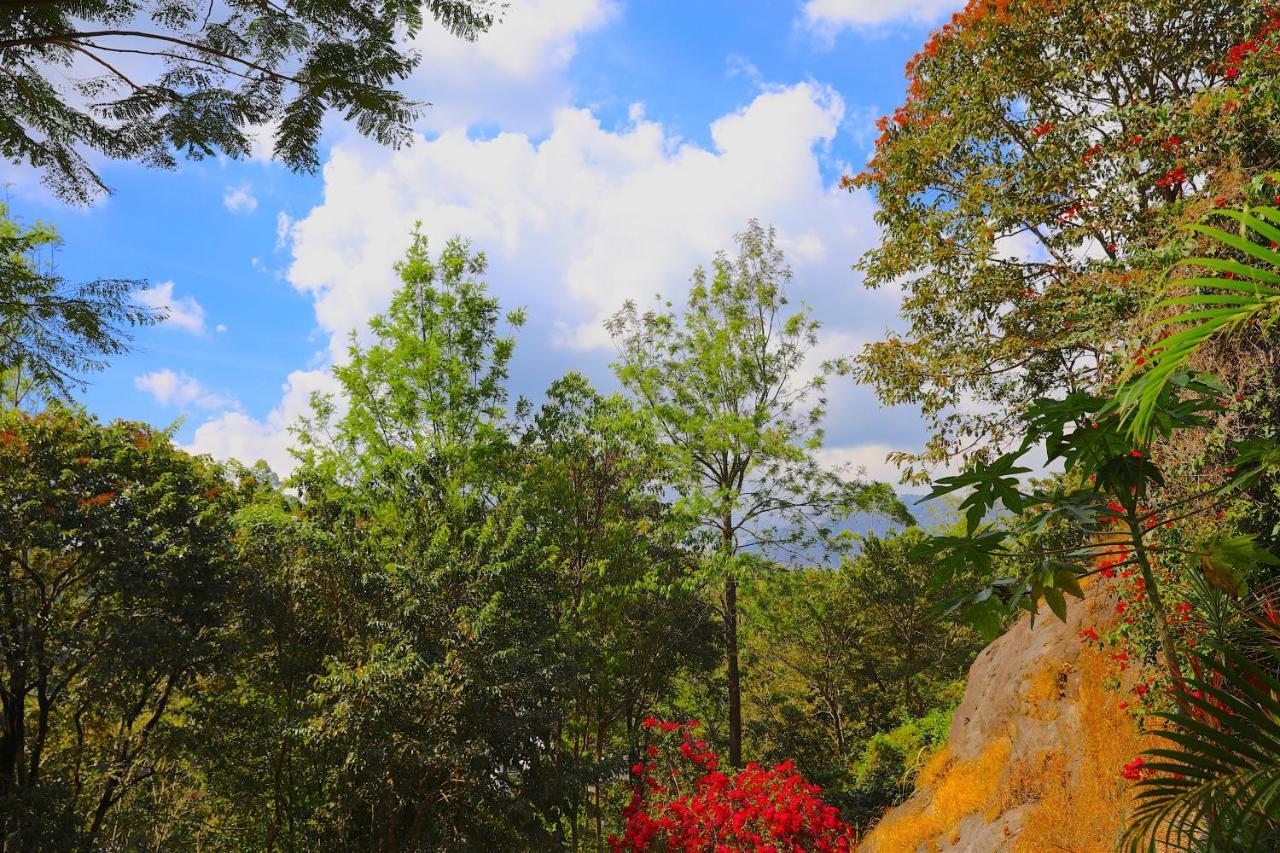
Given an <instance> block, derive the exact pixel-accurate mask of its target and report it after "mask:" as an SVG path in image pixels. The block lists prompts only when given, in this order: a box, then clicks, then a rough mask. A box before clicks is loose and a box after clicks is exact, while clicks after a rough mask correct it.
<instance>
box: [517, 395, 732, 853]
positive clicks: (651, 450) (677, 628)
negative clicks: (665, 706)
mask: <svg viewBox="0 0 1280 853" xmlns="http://www.w3.org/2000/svg"><path fill="white" fill-rule="evenodd" d="M523 445H524V460H525V461H524V472H523V474H522V476H521V478H520V479H521V485H520V492H521V497H520V500H521V506H522V509H523V515H524V516H525V517H526V518H527V519H529V524H530V529H531V530H533V531H536V535H537V536H538V541H539V543H540V544H541V545H542V546H543V547H544V548H545V549H546V552H547V558H548V565H549V567H550V568H552V569H553V570H554V571H556V572H557V573H558V574H559V576H560V577H561V583H560V587H561V589H562V590H563V593H564V596H565V599H564V600H563V601H562V602H561V603H560V604H559V606H558V616H559V619H560V626H559V640H558V644H559V648H560V650H561V653H562V654H564V655H566V656H567V658H568V659H569V661H570V667H569V673H568V674H569V679H570V680H569V682H568V684H567V685H566V689H565V691H564V692H565V696H564V701H565V704H566V708H565V716H564V720H563V726H562V729H561V731H560V744H559V747H558V749H557V755H556V756H555V761H556V763H557V766H558V767H559V768H560V769H559V770H558V772H559V774H560V775H561V776H562V777H563V780H564V784H565V786H566V788H567V791H566V794H565V797H564V809H565V814H564V815H563V817H561V818H560V823H561V824H562V825H563V826H564V829H563V831H562V835H563V838H562V839H561V840H562V843H563V844H564V845H565V846H566V847H567V848H569V849H572V850H578V849H597V850H600V849H603V847H604V844H605V838H606V835H607V831H606V828H605V822H606V821H609V822H610V824H611V823H612V820H613V818H612V814H613V813H616V812H618V811H619V810H620V807H621V803H619V802H617V800H618V798H619V797H620V796H621V795H623V793H624V788H623V785H624V783H625V782H626V781H628V780H629V779H630V778H631V777H630V774H629V768H630V767H631V766H632V765H633V764H635V763H636V761H638V760H639V758H640V756H639V740H640V734H641V722H642V720H644V718H645V717H647V716H649V715H651V714H655V713H659V712H660V711H661V710H662V703H663V701H664V700H665V699H666V698H667V697H668V696H669V695H670V694H671V692H672V690H673V686H674V683H675V682H676V680H677V679H678V678H680V677H693V678H698V677H700V676H702V675H704V674H705V673H706V671H707V670H709V669H711V668H712V667H714V665H715V650H716V635H715V629H716V626H715V622H714V613H713V612H712V609H711V607H710V605H709V604H707V603H706V601H705V599H704V598H703V597H702V596H700V595H699V594H698V592H697V590H696V589H695V587H694V584H693V583H690V580H691V579H692V577H693V576H694V573H693V571H692V570H691V564H692V563H693V562H694V558H695V555H693V554H691V553H690V552H689V551H687V550H686V549H685V548H684V547H683V544H684V543H683V538H684V534H685V532H686V531H685V527H684V525H683V524H680V523H679V522H678V519H676V518H674V517H673V513H672V512H671V508H670V507H669V506H668V505H667V504H666V502H665V501H664V500H663V497H664V495H663V486H664V483H665V482H666V481H665V479H664V477H663V466H664V460H663V458H662V454H661V448H660V447H659V444H658V440H657V436H656V434H655V430H654V428H653V423H652V421H651V420H650V419H649V418H648V417H646V416H645V413H644V412H641V411H637V410H636V408H635V407H634V405H633V404H632V403H631V402H630V401H629V400H627V399H625V398H623V397H622V396H621V395H617V394H614V395H609V396H604V395H601V394H600V393H598V392H597V391H595V390H594V389H593V388H592V387H591V386H590V384H588V382H587V380H586V379H585V378H583V377H582V376H580V375H578V374H574V373H571V374H569V375H568V376H565V377H564V378H562V379H559V380H557V381H556V382H554V383H553V384H552V385H551V387H550V388H549V389H548V391H547V400H546V402H545V403H544V404H543V405H542V406H541V407H540V409H539V410H538V412H537V414H536V416H535V417H534V418H533V422H532V423H531V424H530V425H529V429H528V430H527V431H526V433H525V435H524V441H523ZM588 834H589V835H590V840H591V843H590V845H587V844H585V843H583V842H585V841H586V840H587V839H586V837H587V835H588Z"/></svg>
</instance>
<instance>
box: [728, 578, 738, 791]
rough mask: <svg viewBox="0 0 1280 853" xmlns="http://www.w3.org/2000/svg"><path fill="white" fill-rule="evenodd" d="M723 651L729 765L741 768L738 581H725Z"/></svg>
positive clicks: (730, 579)
mask: <svg viewBox="0 0 1280 853" xmlns="http://www.w3.org/2000/svg"><path fill="white" fill-rule="evenodd" d="M724 648H725V664H726V669H727V671H728V682H729V764H731V765H732V766H734V767H741V766H742V674H741V673H740V672H739V671H738V581H737V580H736V579H735V578H734V577H733V576H732V575H730V576H729V577H727V578H725V582H724Z"/></svg>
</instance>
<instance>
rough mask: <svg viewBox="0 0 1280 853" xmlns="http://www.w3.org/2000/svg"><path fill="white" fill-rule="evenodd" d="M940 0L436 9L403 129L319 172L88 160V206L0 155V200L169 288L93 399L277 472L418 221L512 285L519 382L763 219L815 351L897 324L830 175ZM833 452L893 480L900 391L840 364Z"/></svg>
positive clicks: (334, 138)
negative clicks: (484, 14)
mask: <svg viewBox="0 0 1280 853" xmlns="http://www.w3.org/2000/svg"><path fill="white" fill-rule="evenodd" d="M958 5H959V3H958V2H957V0H771V2H766V0H735V2H728V1H727V0H726V2H720V0H696V2H689V0H684V1H683V2H675V0H511V3H510V6H509V8H508V10H507V12H506V15H505V17H504V18H503V20H501V21H500V22H499V23H498V24H497V25H496V26H495V27H494V28H493V29H492V30H491V31H490V32H488V33H486V34H485V35H483V36H481V38H480V39H479V40H478V41H476V42H474V43H467V42H462V41H458V40H456V39H453V38H452V37H450V36H448V35H447V34H446V33H444V31H443V30H439V29H431V28H428V29H427V30H426V31H424V32H423V33H422V34H421V35H420V36H419V37H418V38H417V43H416V45H415V47H417V48H418V49H419V50H420V51H421V53H422V54H423V57H424V59H423V63H422V65H421V67H420V68H419V69H418V70H417V71H416V72H415V74H414V75H413V77H412V78H411V79H410V80H408V81H407V82H406V84H405V88H406V89H407V91H408V92H409V93H410V94H411V96H413V97H415V98H418V99H421V100H424V101H429V102H430V103H431V107H430V108H429V109H428V110H427V111H426V113H425V115H424V116H423V118H422V119H421V121H420V122H419V123H418V125H417V139H416V142H415V143H414V144H413V145H411V146H409V147H406V148H403V149H401V150H398V151H395V150H390V149H387V148H382V147H379V146H377V145H376V144H374V143H371V142H368V141H367V140H364V139H362V138H361V137H360V136H359V135H358V133H356V131H355V129H354V128H352V127H349V126H346V125H344V124H343V123H341V122H340V121H339V120H338V119H336V118H332V117H331V119H330V120H329V121H328V122H327V124H326V132H325V136H324V139H323V143H322V151H321V163H322V167H321V169H320V171H319V172H318V173H317V174H314V175H299V174H295V173H292V172H290V171H289V170H288V169H286V168H285V167H283V166H282V165H280V164H278V163H274V162H272V161H271V160H270V159H269V157H267V156H266V152H265V151H258V152H255V156H253V157H252V158H249V159H246V160H239V161H236V160H230V159H226V158H214V159H207V160H204V161H199V162H190V161H188V162H184V163H183V164H182V165H181V166H180V168H179V169H178V170H177V171H176V172H165V171H155V170H149V169H147V168H145V167H142V166H138V165H135V164H129V163H113V162H107V163H102V164H101V174H102V176H103V178H104V179H105V181H106V183H107V184H108V185H109V186H110V187H111V188H112V189H113V191H114V192H113V194H112V195H110V196H109V197H107V198H105V199H104V200H102V201H100V202H98V203H97V204H95V205H94V206H92V207H90V208H74V207H68V206H66V205H64V204H62V203H61V202H59V201H57V200H56V199H55V198H53V197H52V196H51V195H50V194H49V193H48V192H47V191H46V190H45V189H43V187H41V186H40V184H39V182H38V180H37V178H36V177H35V176H34V175H33V174H32V173H31V172H30V171H29V170H26V169H20V168H14V167H11V166H6V165H4V164H0V182H4V183H6V184H7V185H8V186H7V194H8V197H9V202H10V206H11V209H12V210H13V212H14V213H16V214H17V215H18V216H19V217H20V218H22V219H23V220H25V221H34V220H41V221H45V222H49V223H51V224H53V225H55V226H56V227H57V228H58V230H59V232H60V234H61V235H62V237H63V239H64V241H65V245H64V247H63V248H62V250H61V251H60V252H59V254H58V256H57V264H58V267H59V271H60V272H61V273H62V274H63V275H65V276H66V277H67V278H69V279H76V280H81V279H90V278H97V277H123V278H137V279H145V280H146V282H147V286H146V288H145V289H143V290H141V291H140V292H139V294H138V298H139V299H140V300H141V301H143V302H145V303H147V304H151V305H153V306H157V307H164V308H166V309H167V310H168V313H169V315H170V316H169V319H168V320H167V321H165V322H164V323H162V324H160V325H159V326H156V327H153V328H148V329H143V330H141V331H140V332H139V334H138V335H137V337H136V345H137V347H136V351H135V352H133V353H131V354H130V355H128V356H125V357H122V358H118V359H116V360H115V361H114V362H113V363H112V364H111V366H110V367H109V368H108V369H107V370H106V371H104V372H103V373H101V374H95V375H94V376H92V377H91V384H90V386H89V388H88V389H87V390H86V392H85V393H84V394H83V395H82V396H83V402H84V403H85V404H86V405H87V406H88V407H89V408H90V409H91V410H92V411H94V412H96V413H97V414H99V415H100V416H101V417H103V418H106V419H111V418H129V419H135V420H144V421H148V422H151V423H154V424H157V425H161V426H164V425H169V424H173V423H175V422H180V425H179V426H178V429H177V438H178V441H179V442H180V443H181V444H182V445H183V446H185V447H188V448H189V449H191V450H193V451H196V452H201V453H210V454H212V455H214V456H215V457H218V458H230V457H235V458H238V459H241V460H242V461H245V462H253V461H255V460H257V459H265V460H266V461H267V462H268V463H269V464H270V465H271V466H272V467H273V468H274V469H276V470H277V471H278V472H280V473H287V472H288V471H289V469H290V468H291V457H290V456H289V453H288V446H289V443H290V440H289V434H288V430H287V427H288V425H289V424H291V423H292V422H294V421H295V420H296V418H297V417H299V416H300V415H302V414H305V413H306V411H307V401H308V399H309V397H310V395H311V394H312V392H314V391H326V390H332V389H333V388H334V382H333V379H332V377H331V373H330V368H331V367H332V365H333V364H334V363H335V360H336V361H338V362H340V361H341V360H342V359H343V358H345V353H346V348H347V341H348V338H349V335H350V333H351V332H352V331H353V330H359V329H362V328H364V327H365V325H366V323H367V321H368V320H369V318H370V317H372V316H374V315H375V314H377V313H379V312H380V311H382V310H384V309H385V308H386V307H387V305H388V304H389V302H390V298H391V294H392V292H393V290H394V288H395V284H396V277H395V274H394V271H393V269H392V266H393V264H394V263H395V261H396V260H397V259H398V258H399V257H401V256H402V254H403V252H404V250H405V248H406V247H407V245H408V243H409V234H410V230H411V229H412V227H413V225H414V223H415V222H421V224H422V229H423V231H424V233H426V234H427V235H428V238H429V239H430V240H431V242H432V245H434V246H437V247H438V246H441V245H442V244H443V242H444V241H445V240H446V239H448V238H450V237H452V236H455V235H459V236H462V237H465V238H468V239H470V240H471V241H472V243H473V245H474V247H475V248H477V249H480V250H482V251H484V252H485V253H486V255H487V257H488V259H489V272H488V275H487V282H488V284H489V287H490V290H491V292H492V293H493V294H494V295H496V296H497V297H498V298H499V299H500V300H501V302H502V305H503V307H504V308H517V307H524V308H526V310H527V313H528V323H527V325H526V326H525V327H524V328H523V329H522V330H521V331H520V334H519V337H518V344H517V348H516V354H515V357H514V360H513V364H512V392H513V396H514V395H523V396H525V397H528V398H530V399H531V400H533V401H534V402H535V403H536V402H537V401H539V400H540V399H541V398H542V396H543V392H544V390H545V389H546V387H547V386H548V385H549V384H550V383H551V382H552V381H553V380H554V379H556V378H557V377H559V376H561V375H563V374H564V373H565V372H567V371H569V370H577V371H580V372H582V373H584V374H586V375H587V376H588V377H589V378H590V379H591V380H592V381H593V382H594V383H595V384H596V385H597V386H598V387H601V388H604V389H608V390H612V389H614V388H616V387H617V386H616V382H615V381H614V379H613V377H612V373H611V371H610V368H609V363H610V361H611V360H613V358H614V356H615V352H616V351H615V348H614V346H613V343H612V342H611V341H610V339H609V337H608V335H607V333H606V332H605V331H604V328H603V325H602V323H603V320H604V319H605V318H607V317H608V316H609V315H611V314H612V313H613V312H615V311H616V310H617V309H618V308H620V307H621V305H622V303H623V301H624V300H626V299H635V300H637V301H638V302H639V303H640V304H641V305H645V304H649V303H650V302H651V301H652V300H653V299H654V298H655V297H656V296H658V295H661V296H664V297H668V298H673V299H675V300H677V302H678V301H679V300H680V299H681V298H682V297H683V295H684V294H685V292H686V290H687V287H688V282H689V275H690V273H691V272H692V270H693V269H694V268H695V267H696V266H697V265H698V264H705V263H708V262H709V261H710V260H711V259H712V257H713V256H714V254H715V252H716V251H717V250H720V249H726V250H730V251H731V250H732V248H733V237H734V235H735V234H736V233H738V232H740V231H742V230H743V228H744V226H745V225H746V223H747V222H748V221H749V220H750V219H752V218H756V219H759V220H760V221H761V222H763V223H766V224H772V225H774V226H776V227H777V229H778V236H779V242H780V245H781V246H782V248H783V249H784V251H785V252H786V254H787V258H788V260H789V262H790V264H791V266H792V268H793V269H794V272H795V278H794V282H793V286H792V296H793V298H794V299H795V300H797V301H803V302H805V303H807V304H808V305H809V306H810V307H811V309H812V310H813V312H814V314H815V316H816V317H817V318H818V319H820V320H821V321H822V322H823V328H822V331H821V339H820V343H819V353H820V354H821V355H823V356H836V355H845V354H851V353H854V352H856V351H857V350H858V349H860V347H861V345H862V344H863V343H864V342H866V341H869V340H874V339H877V338H880V337H882V336H883V335H884V333H885V332H886V330H888V329H890V328H894V327H896V326H897V324H898V320H897V316H896V314H897V304H898V300H899V294H898V293H897V292H896V291H893V290H876V291H872V290H867V289H865V288H864V287H863V286H862V284H861V280H860V277H859V275H858V274H857V273H856V272H855V271H854V270H853V269H852V268H851V266H852V264H853V263H854V262H855V261H856V260H857V258H858V257H859V256H860V255H861V254H862V253H863V252H864V251H865V250H866V249H868V248H869V247H871V246H873V245H875V243H876V241H877V236H878V229H877V226H876V224H875V221H874V213H875V203H874V199H872V198H871V197H870V196H869V195H867V194H866V193H863V192H857V193H853V194H850V193H848V192H844V191H842V190H840V189H839V188H838V183H839V179H840V176H841V174H844V173H848V172H856V171H857V170H858V169H859V168H860V167H861V166H862V165H863V164H865V162H866V161H867V159H868V157H869V155H870V150H871V145H872V141H873V140H874V138H875V135H876V131H875V126H874V125H875V119H876V118H877V117H878V116H880V115H882V114H885V113H887V112H890V111H892V109H893V108H894V107H895V106H896V105H897V104H898V103H900V101H901V100H902V97H903V93H904V89H905V79H904V76H903V67H904V65H905V64H906V61H907V59H908V58H909V57H910V56H911V55H912V54H913V53H914V52H915V51H916V50H917V49H918V48H919V46H920V45H921V44H923V42H924V40H925V38H926V37H927V35H928V32H929V31H930V30H931V29H932V28H934V27H936V26H937V25H938V24H939V23H941V21H942V19H943V18H945V17H946V16H948V15H950V13H951V12H952V11H954V7H956V6H958ZM829 396H830V413H829V416H828V418H827V421H826V424H825V426H826V430H827V444H828V448H827V451H826V453H827V455H828V458H829V459H830V460H831V461H839V462H849V463H853V464H855V465H860V466H864V467H865V469H866V472H867V474H868V475H870V476H873V477H876V478H878V479H889V480H896V473H895V471H894V469H893V468H892V467H891V466H889V465H888V464H887V463H886V462H885V455H886V453H888V452H889V451H891V450H908V451H912V450H918V449H919V448H920V447H921V446H922V445H923V443H924V440H925V430H924V425H923V423H922V421H921V419H920V417H919V414H918V412H916V411H914V410H912V409H909V408H902V407H899V408H894V409H886V408H884V407H882V406H880V405H879V404H878V403H877V401H876V399H875V395H874V393H873V392H872V391H871V390H870V389H868V388H865V387H859V386H857V385H855V384H854V383H853V381H852V380H841V381H839V382H837V383H836V384H835V385H834V386H833V387H832V388H831V389H830V395H829Z"/></svg>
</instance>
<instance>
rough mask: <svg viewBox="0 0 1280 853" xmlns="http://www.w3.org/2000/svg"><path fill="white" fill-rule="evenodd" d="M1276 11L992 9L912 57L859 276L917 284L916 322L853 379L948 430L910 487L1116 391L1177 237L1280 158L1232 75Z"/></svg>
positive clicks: (1259, 98)
mask: <svg viewBox="0 0 1280 853" xmlns="http://www.w3.org/2000/svg"><path fill="white" fill-rule="evenodd" d="M1270 5H1271V3H1270V2H1269V0H1242V1H1241V2H1236V3H1221V2H1218V0H1189V2H1188V0H1107V2H1104V3H1100V4H1099V3H1096V2H1094V0H1067V2H1054V3H1049V2H1044V1H1043V0H973V2H971V3H970V4H969V5H968V7H967V8H966V9H965V10H964V11H963V12H961V13H960V14H958V15H957V16H956V18H955V19H954V21H953V22H952V23H950V24H948V25H946V26H944V27H943V28H942V29H941V31H940V32H939V33H937V34H936V35H935V36H934V37H933V38H932V39H930V41H929V42H928V44H927V45H926V46H925V48H924V50H923V51H921V52H920V54H918V55H917V56H916V57H915V58H914V59H913V60H912V61H911V63H910V64H909V65H908V76H909V81H910V86H909V95H908V98H907V101H906V103H904V104H903V105H902V106H901V107H900V108H899V109H898V110H897V111H896V112H895V113H894V114H893V116H892V117H891V118H885V119H882V121H881V129H882V130H883V135H882V136H881V137H880V139H879V140H878V142H877V143H876V153H875V157H874V159H873V160H872V161H871V163H870V165H869V166H868V167H867V169H866V171H864V172H863V173H862V174H861V175H859V176H857V177H856V178H852V179H849V180H848V182H847V186H849V187H851V188H852V187H862V188H867V189H870V190H873V191H874V192H875V195H876V199H877V202H878V204H879V211H878V212H877V215H876V216H877V220H878V221H879V222H880V224H881V225H882V227H883V239H882V242H881V244H880V245H879V246H878V247H876V248H874V249H872V250H871V251H869V252H868V253H867V254H866V255H865V256H864V257H863V258H862V260H861V261H860V263H859V264H858V269H860V270H861V271H863V272H864V273H865V275H866V283H867V284H868V285H869V286H871V287H883V286H888V285H891V284H892V285H895V286H896V285H897V284H898V283H901V284H902V286H903V287H904V288H905V299H904V301H903V309H902V312H903V316H904V318H905V319H906V321H907V324H908V329H907V331H906V332H905V333H904V334H903V335H902V336H897V335H891V336H889V337H888V338H887V339H886V340H883V341H880V342H878V343H875V344H872V345H870V346H868V347H867V348H866V349H865V350H864V352H863V353H862V355H861V356H860V357H859V359H858V363H857V368H856V371H855V373H856V375H857V376H858V378H860V379H862V380H864V381H866V382H868V383H870V384H871V385H873V386H874V387H875V388H876V390H877V392H878V394H879V395H880V397H881V399H882V400H883V401H884V402H885V403H887V404H900V403H911V404H916V405H919V406H920V407H921V408H922V409H923V411H924V414H925V415H926V417H928V418H929V419H930V420H931V422H932V424H933V428H934V430H933V435H932V437H931V439H930V442H929V444H928V446H927V447H926V449H925V452H924V453H923V454H922V455H919V456H912V455H909V454H900V455H899V457H898V459H899V461H900V462H901V463H903V464H904V466H905V470H904V474H905V475H906V476H907V477H909V478H911V479H913V480H915V481H923V480H926V479H927V478H928V470H929V468H930V467H931V466H934V465H937V464H939V463H942V462H945V461H947V460H950V459H952V458H954V457H961V458H964V457H968V456H973V455H976V456H978V457H979V458H990V454H993V453H997V452H998V449H999V447H1000V446H1001V445H1002V444H1003V443H1005V442H1007V441H1009V440H1013V439H1015V438H1016V434H1017V430H1018V425H1019V422H1018V414H1019V413H1020V412H1022V411H1023V410H1024V409H1025V408H1026V406H1027V405H1028V404H1029V403H1030V402H1031V401H1032V400H1033V399H1035V398H1036V397H1040V396H1046V395H1049V394H1059V393H1070V392H1072V391H1076V390H1088V389H1090V388H1092V389H1095V390H1096V389H1097V388H1099V387H1101V385H1103V384H1105V383H1106V382H1107V381H1109V378H1111V377H1113V376H1114V371H1115V369H1116V365H1115V362H1114V361H1113V360H1112V358H1111V356H1110V349H1111V348H1112V347H1113V345H1114V344H1115V343H1116V342H1117V341H1119V340H1123V338H1124V337H1125V335H1126V334H1127V332H1128V330H1129V326H1128V323H1129V321H1130V320H1131V318H1132V317H1133V316H1134V315H1135V314H1136V313H1137V310H1138V308H1139V307H1141V305H1142V304H1143V302H1144V297H1145V294H1146V293H1147V292H1148V290H1149V288H1150V286H1151V283H1152V281H1153V280H1154V279H1155V278H1157V277H1158V276H1159V275H1161V274H1162V273H1163V270H1164V267H1165V263H1164V261H1165V260H1166V259H1167V257H1168V256H1167V255H1166V254H1165V253H1164V252H1165V250H1164V249H1163V248H1162V246H1163V244H1164V243H1165V241H1167V240H1168V239H1169V238H1170V237H1171V235H1172V234H1173V232H1174V227H1175V226H1176V225H1177V224H1178V223H1179V222H1181V221H1183V219H1184V217H1186V216H1188V215H1193V214H1194V212H1195V209H1196V208H1197V207H1203V206H1207V205H1211V204H1213V203H1214V201H1215V200H1216V199H1224V200H1225V199H1229V198H1232V197H1233V196H1234V195H1235V194H1236V193H1237V191H1238V187H1239V186H1240V183H1241V181H1242V180H1247V179H1248V178H1249V177H1250V176H1251V175H1253V174H1256V173H1257V172H1258V171H1259V170H1265V169H1269V168H1272V165H1273V164H1274V163H1275V161H1276V158H1277V155H1280V150H1278V149H1277V145H1276V140H1277V139H1280V134H1278V133H1277V132H1276V131H1277V129H1278V128H1277V126H1276V115H1277V113H1276V111H1275V109H1274V104H1275V100H1276V94H1275V87H1274V84H1273V83H1268V82H1267V80H1266V77H1267V75H1264V74H1254V75H1252V79H1247V78H1248V77H1249V75H1242V74H1241V73H1240V72H1239V68H1238V66H1237V67H1235V68H1234V69H1233V65H1232V61H1231V57H1232V51H1233V49H1234V48H1235V46H1236V45H1237V44H1238V43H1241V42H1242V41H1244V40H1245V39H1246V37H1247V36H1249V35H1251V34H1252V33H1253V32H1254V31H1255V29H1256V28H1258V27H1260V26H1262V25H1263V23H1264V21H1265V20H1266V10H1267V9H1268V7H1269V6H1270ZM1264 55H1265V56H1270V55H1271V54H1270V52H1267V51H1262V52H1259V53H1258V55H1257V57H1251V58H1250V61H1251V62H1254V60H1255V59H1258V58H1260V57H1262V56H1264ZM1254 64H1256V62H1255V63H1254ZM1270 77H1271V78H1274V74H1272V75H1270ZM1174 251H1176V248H1175V249H1174ZM975 401H976V402H977V403H978V405H976V406H975V405H973V404H974V402H975Z"/></svg>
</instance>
